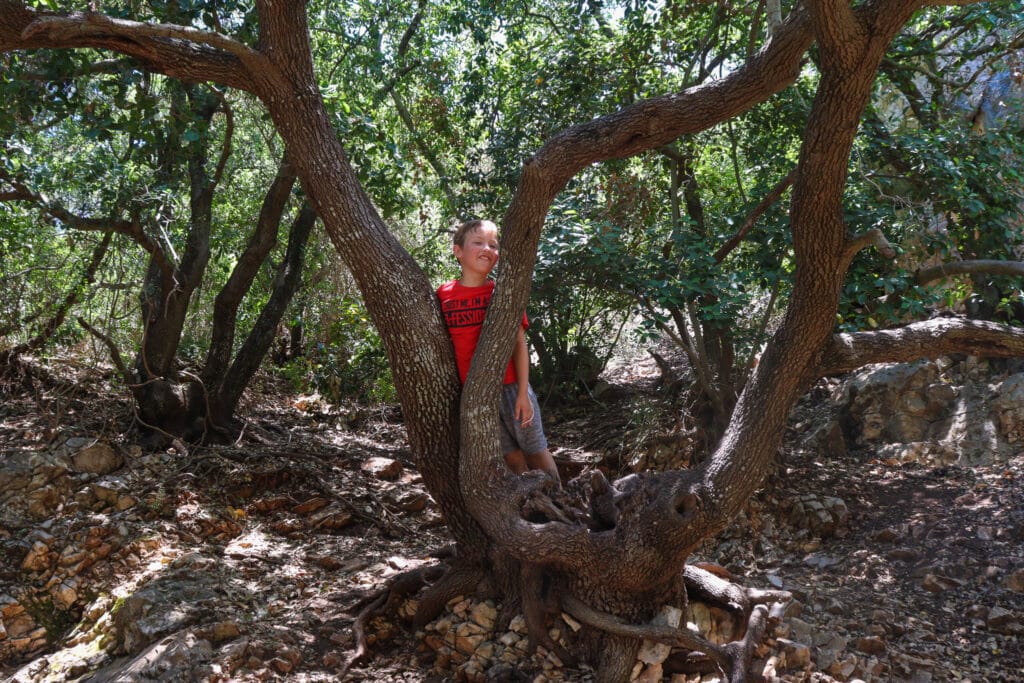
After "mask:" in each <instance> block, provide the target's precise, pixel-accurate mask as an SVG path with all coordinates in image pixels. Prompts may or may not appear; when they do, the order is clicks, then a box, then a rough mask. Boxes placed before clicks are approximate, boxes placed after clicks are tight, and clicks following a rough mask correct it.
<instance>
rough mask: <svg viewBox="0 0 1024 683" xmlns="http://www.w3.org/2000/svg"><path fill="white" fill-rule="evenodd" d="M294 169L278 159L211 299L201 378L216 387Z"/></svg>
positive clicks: (292, 181)
mask: <svg viewBox="0 0 1024 683" xmlns="http://www.w3.org/2000/svg"><path fill="white" fill-rule="evenodd" d="M295 179H296V178H295V169H294V168H293V167H292V166H291V165H290V164H289V163H288V161H287V159H286V158H285V159H282V160H281V162H280V163H279V165H278V168H277V176H276V177H275V178H274V181H273V182H272V183H271V185H270V188H269V189H268V190H267V193H266V195H265V196H264V198H263V204H262V206H261V207H260V214H259V218H258V219H257V221H256V228H255V230H253V233H252V235H250V236H249V241H248V243H247V244H246V245H245V249H244V250H243V251H242V253H241V255H240V256H239V257H238V261H237V262H236V263H235V267H234V268H233V269H232V270H231V275H230V276H229V277H228V280H227V282H225V283H224V286H223V287H222V288H221V290H220V292H219V293H218V294H217V296H216V297H215V298H214V301H213V331H212V333H211V338H210V348H209V351H207V354H206V363H205V364H204V366H203V381H204V382H205V383H206V384H207V385H209V386H212V387H217V386H219V385H220V383H221V382H222V381H223V379H224V374H225V373H226V372H227V368H228V363H229V362H230V360H231V353H232V351H233V350H234V347H235V326H236V323H237V321H236V317H237V314H238V307H239V306H240V305H241V303H242V299H243V298H244V297H245V295H246V294H247V293H248V292H249V288H250V287H251V286H252V283H253V281H254V280H255V279H256V275H257V274H258V273H259V270H260V266H262V264H263V262H264V261H265V260H266V258H267V254H269V253H270V251H271V249H273V248H274V245H275V244H276V243H277V232H278V229H279V227H280V224H281V217H282V216H283V215H284V211H285V208H286V206H287V205H288V197H290V196H291V192H292V187H294V185H295Z"/></svg>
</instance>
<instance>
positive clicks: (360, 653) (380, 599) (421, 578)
mask: <svg viewBox="0 0 1024 683" xmlns="http://www.w3.org/2000/svg"><path fill="white" fill-rule="evenodd" d="M442 572H444V567H443V566H441V565H436V564H435V565H430V566H428V567H419V568H417V569H413V570H411V571H407V572H403V573H401V574H398V575H397V576H395V577H393V578H392V579H391V580H389V581H388V582H387V584H385V586H384V587H383V588H381V589H380V590H377V591H374V592H373V593H371V594H370V595H368V596H367V597H365V598H363V599H362V600H360V601H359V602H358V603H357V604H356V606H355V609H358V610H360V612H359V614H358V615H357V616H356V618H355V621H354V622H353V624H352V633H353V635H354V636H355V640H356V649H355V652H353V653H352V655H351V656H350V657H349V658H348V661H346V662H345V664H344V665H342V667H341V670H340V671H339V672H338V680H344V678H345V676H346V675H347V674H348V671H349V669H350V668H352V666H353V665H355V664H356V663H358V662H360V661H362V660H363V658H364V657H366V655H367V653H369V651H370V647H369V643H367V639H366V624H367V623H369V621H370V619H371V618H373V616H374V615H376V614H379V613H381V612H391V611H394V610H395V609H397V607H398V604H399V601H400V600H401V599H402V598H404V597H405V596H407V595H409V594H411V593H415V592H416V591H418V590H419V589H420V588H422V587H423V585H424V584H426V583H429V582H431V581H434V580H436V579H437V578H438V577H439V576H441V574H442Z"/></svg>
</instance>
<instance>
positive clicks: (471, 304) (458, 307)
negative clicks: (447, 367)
mask: <svg viewBox="0 0 1024 683" xmlns="http://www.w3.org/2000/svg"><path fill="white" fill-rule="evenodd" d="M493 293H494V281H493V280H488V281H487V282H485V283H484V284H482V285H480V286H479V287H465V286H463V285H461V284H459V281H458V280H452V281H451V282H446V283H445V284H443V285H441V286H440V287H438V288H437V298H438V299H440V300H441V312H442V313H444V322H445V324H446V325H447V326H448V334H449V335H450V336H451V338H452V346H454V347H455V362H456V363H458V365H459V379H460V380H461V381H462V383H463V384H465V383H466V376H467V375H468V374H469V364H470V362H472V360H473V352H475V351H476V344H477V342H478V341H480V329H481V328H482V327H483V324H484V316H485V315H487V307H488V306H489V305H490V303H491V295H492V294H493ZM528 326H529V323H527V321H526V314H525V313H524V314H523V329H526V328H527V327H528ZM515 381H516V369H515V367H514V366H513V365H512V360H511V359H509V362H508V367H507V368H505V379H504V380H503V383H504V384H512V383H514V382H515Z"/></svg>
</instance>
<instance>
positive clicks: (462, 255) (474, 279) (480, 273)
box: [454, 226, 498, 286]
mask: <svg viewBox="0 0 1024 683" xmlns="http://www.w3.org/2000/svg"><path fill="white" fill-rule="evenodd" d="M454 251H455V258H457V259H458V260H459V264H460V265H461V266H462V279H463V280H464V282H463V284H465V285H467V286H477V285H481V284H483V281H484V280H485V279H486V278H487V276H488V275H489V274H490V272H491V270H493V269H494V266H495V264H497V263H498V232H497V230H494V229H493V228H491V227H489V226H483V227H480V228H478V229H476V230H474V231H472V232H470V233H469V234H467V235H466V238H465V240H464V243H463V245H462V246H459V245H458V244H456V245H455V246H454Z"/></svg>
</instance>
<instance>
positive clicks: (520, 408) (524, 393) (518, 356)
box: [512, 326, 533, 425]
mask: <svg viewBox="0 0 1024 683" xmlns="http://www.w3.org/2000/svg"><path fill="white" fill-rule="evenodd" d="M512 367H514V368H515V370H516V383H517V384H518V386H519V391H518V392H517V393H516V408H515V413H514V414H513V417H514V418H515V419H516V420H519V422H520V423H521V424H524V425H526V424H529V423H530V421H531V420H532V419H533V404H532V403H530V395H529V391H528V389H529V387H530V350H529V349H528V348H527V347H526V335H525V334H524V333H523V328H522V326H520V328H519V332H517V333H516V347H515V350H514V351H513V352H512Z"/></svg>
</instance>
